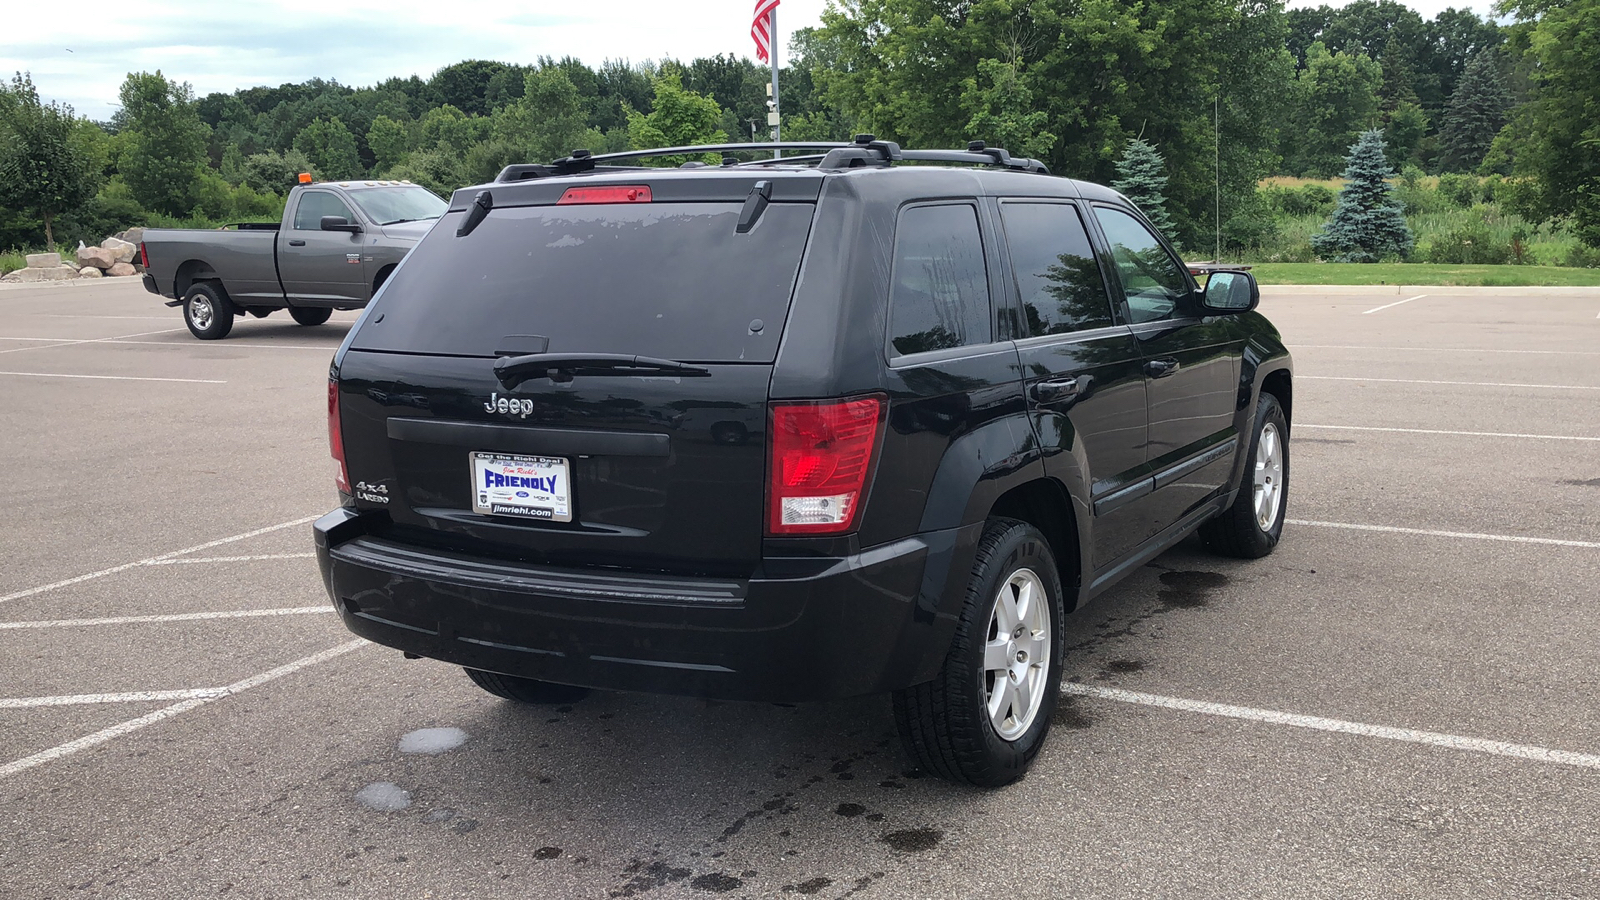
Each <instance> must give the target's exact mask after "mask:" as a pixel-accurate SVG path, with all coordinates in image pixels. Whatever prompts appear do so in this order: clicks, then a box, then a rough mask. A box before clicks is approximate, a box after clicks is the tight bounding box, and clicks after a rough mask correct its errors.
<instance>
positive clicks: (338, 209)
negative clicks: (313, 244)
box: [294, 191, 356, 231]
mask: <svg viewBox="0 0 1600 900" xmlns="http://www.w3.org/2000/svg"><path fill="white" fill-rule="evenodd" d="M323 216H343V217H344V218H345V219H346V220H348V221H351V222H354V221H356V217H355V216H354V215H352V214H351V213H350V207H348V206H345V205H344V201H343V200H340V199H339V196H338V195H337V194H335V193H333V192H332V191H306V192H305V193H304V194H301V195H300V205H299V206H298V207H296V208H295V211H294V228H295V230H296V231H321V230H322V217H323Z"/></svg>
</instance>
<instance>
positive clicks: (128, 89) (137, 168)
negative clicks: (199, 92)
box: [113, 69, 208, 216]
mask: <svg viewBox="0 0 1600 900" xmlns="http://www.w3.org/2000/svg"><path fill="white" fill-rule="evenodd" d="M121 99H122V109H121V110H119V111H118V112H117V114H116V116H115V117H114V118H113V124H117V125H121V126H122V127H124V128H125V130H126V131H127V132H128V134H129V140H128V144H127V147H126V149H125V150H123V153H122V157H121V159H120V160H119V161H118V168H119V170H120V171H121V173H122V177H123V178H124V179H126V180H127V182H128V187H129V189H131V190H132V191H133V198H134V199H135V200H138V201H139V203H140V204H142V205H143V206H144V207H145V208H146V209H153V210H155V211H157V212H163V213H167V214H168V215H174V216H182V215H188V213H189V211H190V210H191V209H192V207H193V205H194V199H195V190H196V187H197V186H198V183H199V180H200V171H201V169H202V168H204V167H205V162H206V138H207V132H208V129H207V127H206V124H205V123H204V122H202V121H200V115H199V113H198V112H197V111H196V109H195V102H194V91H193V90H191V89H190V87H189V85H187V84H180V83H178V82H175V81H168V80H167V79H166V77H165V76H163V75H162V74H161V71H160V70H159V69H158V70H156V72H155V73H154V74H151V73H149V72H135V73H133V74H131V75H129V76H128V78H127V80H126V81H124V82H123V83H122V90H121Z"/></svg>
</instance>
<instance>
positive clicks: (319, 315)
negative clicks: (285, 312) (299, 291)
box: [289, 306, 333, 325]
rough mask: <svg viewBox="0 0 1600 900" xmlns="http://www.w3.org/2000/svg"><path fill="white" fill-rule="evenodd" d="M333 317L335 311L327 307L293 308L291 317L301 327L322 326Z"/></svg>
mask: <svg viewBox="0 0 1600 900" xmlns="http://www.w3.org/2000/svg"><path fill="white" fill-rule="evenodd" d="M331 315H333V310H331V309H329V308H327V307H326V306H291V307H289V317H290V318H292V319H294V320H295V321H296V322H298V323H299V324H301V325H321V324H322V323H323V322H326V321H328V317H329V316H331Z"/></svg>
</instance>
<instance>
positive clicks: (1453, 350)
mask: <svg viewBox="0 0 1600 900" xmlns="http://www.w3.org/2000/svg"><path fill="white" fill-rule="evenodd" d="M1289 349H1290V350H1398V351H1403V352H1405V353H1414V352H1416V351H1418V350H1423V351H1426V352H1429V353H1531V354H1541V355H1555V356H1600V350H1488V349H1484V348H1482V347H1378V346H1365V345H1361V346H1358V345H1354V344H1295V345H1294V346H1292V347H1290V348H1289Z"/></svg>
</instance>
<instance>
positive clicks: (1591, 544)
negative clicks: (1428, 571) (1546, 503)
mask: <svg viewBox="0 0 1600 900" xmlns="http://www.w3.org/2000/svg"><path fill="white" fill-rule="evenodd" d="M1284 522H1286V523H1288V524H1290V525H1308V526H1311V527H1313V528H1344V529H1347V530H1350V531H1381V532H1384V533H1387V534H1419V535H1424V536H1426V537H1447V538H1463V539H1466V540H1472V541H1503V542H1505V543H1508V544H1549V545H1552V546H1556V547H1583V548H1587V549H1594V550H1600V541H1568V540H1563V539H1561V538H1542V537H1523V536H1522V535H1517V534H1476V533H1474V532H1470V531H1434V530H1432V529H1428V528H1397V527H1395V526H1393V525H1356V524H1352V523H1350V522H1316V521H1312V520H1309V519H1284Z"/></svg>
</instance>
